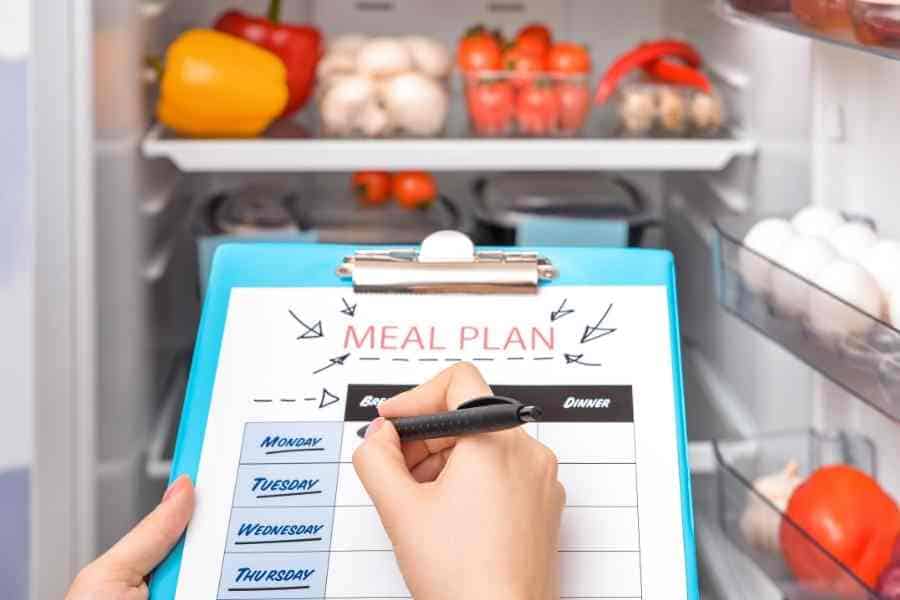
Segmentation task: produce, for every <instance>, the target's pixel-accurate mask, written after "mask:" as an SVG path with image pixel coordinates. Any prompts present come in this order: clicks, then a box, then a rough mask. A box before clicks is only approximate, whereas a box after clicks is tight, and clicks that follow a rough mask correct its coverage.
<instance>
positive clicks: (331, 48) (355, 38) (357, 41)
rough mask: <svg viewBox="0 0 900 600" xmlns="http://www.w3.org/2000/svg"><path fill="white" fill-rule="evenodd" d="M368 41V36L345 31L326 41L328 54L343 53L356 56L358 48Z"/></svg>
mask: <svg viewBox="0 0 900 600" xmlns="http://www.w3.org/2000/svg"><path fill="white" fill-rule="evenodd" d="M368 41H369V36H367V35H363V34H361V33H345V34H344V35H339V36H337V37H336V38H334V39H333V40H331V41H330V42H329V43H328V54H331V53H338V52H339V53H344V54H350V55H352V56H354V57H355V56H356V53H357V52H359V49H360V48H362V47H363V45H365V43H366V42H368Z"/></svg>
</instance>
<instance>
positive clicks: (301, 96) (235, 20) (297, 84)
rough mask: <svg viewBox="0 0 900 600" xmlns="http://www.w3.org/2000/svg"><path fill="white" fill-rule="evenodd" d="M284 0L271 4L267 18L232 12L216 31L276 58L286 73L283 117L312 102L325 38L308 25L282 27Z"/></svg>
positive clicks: (218, 24)
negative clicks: (285, 96)
mask: <svg viewBox="0 0 900 600" xmlns="http://www.w3.org/2000/svg"><path fill="white" fill-rule="evenodd" d="M280 15H281V0H271V2H270V4H269V12H268V18H264V17H254V16H252V15H247V14H245V13H242V12H239V11H236V10H230V11H228V12H226V13H224V14H223V15H222V16H221V17H219V19H218V20H217V21H216V23H215V25H214V28H215V29H217V30H219V31H221V32H223V33H228V34H230V35H233V36H236V37H239V38H241V39H244V40H246V41H248V42H251V43H253V44H256V45H257V46H261V47H263V48H265V49H266V50H268V51H270V52H272V53H274V54H276V55H277V56H278V57H279V58H280V59H281V61H282V62H283V63H284V66H285V68H286V69H287V85H288V91H289V97H288V102H287V104H286V105H285V108H284V112H283V113H282V115H285V116H286V115H289V114H291V113H293V112H294V111H296V110H298V109H300V108H301V107H302V106H303V105H304V104H305V103H306V101H307V100H308V99H309V95H310V93H311V92H312V88H313V84H314V83H315V77H316V64H318V62H319V57H320V56H321V54H322V35H321V34H320V33H319V30H318V29H316V28H315V27H311V26H309V25H290V24H287V23H280V22H279V17H280Z"/></svg>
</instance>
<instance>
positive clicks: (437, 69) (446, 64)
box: [404, 35, 453, 79]
mask: <svg viewBox="0 0 900 600" xmlns="http://www.w3.org/2000/svg"><path fill="white" fill-rule="evenodd" d="M404 42H405V43H406V48H407V49H408V50H409V53H410V55H411V56H412V61H413V65H414V66H415V68H416V69H418V70H419V72H421V73H422V74H424V75H428V76H429V77H432V78H434V79H442V78H444V77H446V76H447V75H449V74H450V69H451V68H452V66H453V63H452V61H451V59H450V52H449V51H448V50H447V47H446V46H444V44H442V43H440V42H439V41H437V40H436V39H434V38H430V37H427V36H424V35H410V36H407V37H406V38H404Z"/></svg>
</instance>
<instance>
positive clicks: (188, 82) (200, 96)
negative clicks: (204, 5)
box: [156, 29, 288, 138]
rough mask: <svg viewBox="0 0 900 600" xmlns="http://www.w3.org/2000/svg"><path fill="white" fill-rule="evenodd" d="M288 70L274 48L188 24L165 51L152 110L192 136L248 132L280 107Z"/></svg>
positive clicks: (259, 130) (285, 98)
mask: <svg viewBox="0 0 900 600" xmlns="http://www.w3.org/2000/svg"><path fill="white" fill-rule="evenodd" d="M287 101H288V86H287V72H286V70H285V67H284V63H282V62H281V59H280V58H278V57H277V56H276V55H275V54H273V53H271V52H269V51H267V50H263V49H262V48H260V47H258V46H255V45H253V44H251V43H249V42H245V41H243V40H241V39H239V38H236V37H233V36H230V35H227V34H224V33H219V32H218V31H213V30H210V29H193V30H191V31H188V32H186V33H184V34H182V35H181V36H179V37H178V39H176V40H175V41H174V42H173V43H172V45H171V46H169V49H168V50H167V51H166V59H165V71H164V72H163V76H162V84H161V86H160V97H159V103H158V104H157V106H156V116H157V118H159V120H160V121H161V122H162V123H164V124H165V125H166V126H167V127H169V128H170V129H173V130H174V131H176V132H178V133H180V134H182V135H187V136H194V137H219V138H225V137H253V136H256V135H259V134H260V133H262V132H263V130H265V128H266V127H268V126H269V123H271V122H272V121H273V120H274V119H275V118H276V117H278V115H280V114H281V112H282V111H283V110H284V107H285V105H286V104H287Z"/></svg>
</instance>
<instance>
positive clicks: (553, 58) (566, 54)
mask: <svg viewBox="0 0 900 600" xmlns="http://www.w3.org/2000/svg"><path fill="white" fill-rule="evenodd" d="M547 69H548V70H550V71H552V72H553V73H565V74H571V75H575V74H584V73H590V72H591V55H590V54H589V53H588V51H587V48H585V47H584V46H582V45H580V44H574V43H572V42H559V43H557V44H554V45H553V46H552V47H551V48H550V52H549V53H548V54H547Z"/></svg>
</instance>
